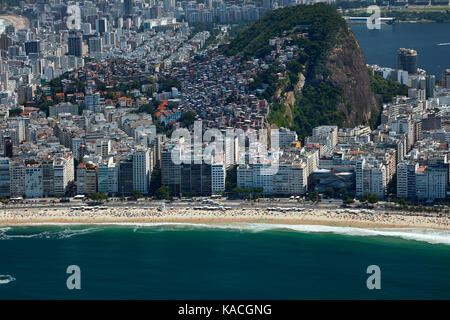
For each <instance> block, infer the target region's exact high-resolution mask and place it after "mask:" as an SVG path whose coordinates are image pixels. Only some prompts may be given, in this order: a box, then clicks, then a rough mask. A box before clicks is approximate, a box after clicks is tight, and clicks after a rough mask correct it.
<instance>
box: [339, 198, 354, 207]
mask: <svg viewBox="0 0 450 320" xmlns="http://www.w3.org/2000/svg"><path fill="white" fill-rule="evenodd" d="M342 202H343V203H344V204H345V205H349V204H352V203H354V202H355V200H353V199H352V198H350V197H346V198H344V200H342Z"/></svg>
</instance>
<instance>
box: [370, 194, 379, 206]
mask: <svg viewBox="0 0 450 320" xmlns="http://www.w3.org/2000/svg"><path fill="white" fill-rule="evenodd" d="M367 200H368V201H369V203H371V204H375V203H377V202H378V196H377V195H376V194H370V195H369V196H368V198H367Z"/></svg>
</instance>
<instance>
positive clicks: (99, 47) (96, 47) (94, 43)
mask: <svg viewBox="0 0 450 320" xmlns="http://www.w3.org/2000/svg"><path fill="white" fill-rule="evenodd" d="M88 45H89V53H91V54H92V53H101V52H103V41H102V38H100V37H92V38H89V42H88Z"/></svg>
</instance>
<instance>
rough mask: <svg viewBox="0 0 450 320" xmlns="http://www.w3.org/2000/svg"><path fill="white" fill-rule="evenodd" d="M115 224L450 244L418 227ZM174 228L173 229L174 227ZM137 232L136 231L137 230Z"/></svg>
mask: <svg viewBox="0 0 450 320" xmlns="http://www.w3.org/2000/svg"><path fill="white" fill-rule="evenodd" d="M114 225H124V226H134V231H135V230H136V227H137V228H141V227H142V228H145V227H170V226H172V227H183V228H186V227H190V228H195V229H199V228H200V229H203V228H207V229H234V230H236V229H237V230H240V231H247V232H263V231H269V230H287V231H294V232H301V233H334V234H342V235H348V236H362V237H365V236H372V237H374V236H384V237H397V238H402V239H405V240H415V241H422V242H427V243H431V244H446V245H450V231H447V230H435V229H418V228H353V227H333V226H324V225H290V224H269V223H231V224H204V223H203V224H200V223H199V224H196V223H176V222H164V223H118V224H114ZM172 230H173V229H172ZM135 232H136V231H135Z"/></svg>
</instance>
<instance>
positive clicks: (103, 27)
mask: <svg viewBox="0 0 450 320" xmlns="http://www.w3.org/2000/svg"><path fill="white" fill-rule="evenodd" d="M95 30H96V31H97V32H98V33H99V34H100V35H101V36H103V35H104V34H105V32H108V21H107V20H106V18H101V19H98V20H97V21H96V22H95Z"/></svg>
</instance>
